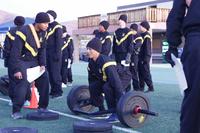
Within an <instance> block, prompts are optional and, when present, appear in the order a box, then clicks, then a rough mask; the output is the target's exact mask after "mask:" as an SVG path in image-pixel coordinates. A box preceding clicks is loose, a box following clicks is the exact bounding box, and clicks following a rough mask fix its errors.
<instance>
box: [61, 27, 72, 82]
mask: <svg viewBox="0 0 200 133" xmlns="http://www.w3.org/2000/svg"><path fill="white" fill-rule="evenodd" d="M62 38H63V41H64V44H63V46H62V48H61V50H62V68H61V75H62V82H63V83H64V84H67V85H68V86H72V82H73V79H72V69H71V65H72V63H73V52H74V44H73V40H72V37H71V36H70V35H69V34H67V29H66V27H65V26H64V25H63V36H62Z"/></svg>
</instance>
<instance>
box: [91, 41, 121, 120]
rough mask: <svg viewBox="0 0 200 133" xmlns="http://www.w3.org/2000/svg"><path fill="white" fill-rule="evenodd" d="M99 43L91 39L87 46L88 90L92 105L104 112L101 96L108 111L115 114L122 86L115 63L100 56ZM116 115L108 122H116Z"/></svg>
mask: <svg viewBox="0 0 200 133" xmlns="http://www.w3.org/2000/svg"><path fill="white" fill-rule="evenodd" d="M101 47H102V44H101V41H100V40H99V39H97V38H94V39H92V40H91V41H90V42H89V43H88V44H87V52H88V56H89V58H90V60H89V65H88V72H89V73H88V74H89V75H88V78H89V90H90V96H91V99H90V100H91V103H92V105H94V106H96V107H99V110H100V111H101V110H105V109H104V106H103V100H104V98H103V96H102V93H104V94H105V100H106V103H107V106H108V110H114V112H116V105H117V102H118V100H119V99H120V97H121V96H122V95H123V93H124V89H123V84H122V82H121V80H120V77H119V74H118V72H117V67H116V65H117V64H116V62H115V61H113V60H111V58H110V57H108V56H106V55H102V54H100V52H101ZM116 120H118V119H117V115H116V113H113V114H112V115H111V116H110V117H109V118H108V121H116Z"/></svg>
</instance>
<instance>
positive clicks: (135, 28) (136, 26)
mask: <svg viewBox="0 0 200 133" xmlns="http://www.w3.org/2000/svg"><path fill="white" fill-rule="evenodd" d="M130 29H132V30H135V31H138V25H137V24H131V26H130Z"/></svg>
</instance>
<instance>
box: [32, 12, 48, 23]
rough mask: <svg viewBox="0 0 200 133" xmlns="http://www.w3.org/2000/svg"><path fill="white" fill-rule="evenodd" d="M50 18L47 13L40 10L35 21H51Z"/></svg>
mask: <svg viewBox="0 0 200 133" xmlns="http://www.w3.org/2000/svg"><path fill="white" fill-rule="evenodd" d="M49 22H50V18H49V16H48V14H47V13H45V12H39V13H38V14H37V15H36V17H35V23H49Z"/></svg>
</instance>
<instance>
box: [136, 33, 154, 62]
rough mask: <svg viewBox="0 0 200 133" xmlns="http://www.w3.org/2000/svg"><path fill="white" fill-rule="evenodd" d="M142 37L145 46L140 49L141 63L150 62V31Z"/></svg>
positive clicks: (142, 34)
mask: <svg viewBox="0 0 200 133" xmlns="http://www.w3.org/2000/svg"><path fill="white" fill-rule="evenodd" d="M141 36H142V38H143V44H142V46H141V48H140V53H139V59H140V61H146V62H149V61H150V58H151V40H152V38H151V35H150V34H149V32H148V31H147V32H144V33H141Z"/></svg>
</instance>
